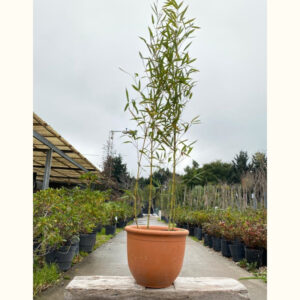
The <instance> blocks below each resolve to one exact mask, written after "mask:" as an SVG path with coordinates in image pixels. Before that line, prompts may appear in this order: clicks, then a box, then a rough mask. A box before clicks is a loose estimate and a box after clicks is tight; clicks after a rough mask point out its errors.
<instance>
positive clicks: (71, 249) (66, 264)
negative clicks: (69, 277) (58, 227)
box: [55, 245, 75, 272]
mask: <svg viewBox="0 0 300 300" xmlns="http://www.w3.org/2000/svg"><path fill="white" fill-rule="evenodd" d="M74 255H75V245H74V246H72V245H69V246H63V247H61V248H59V249H58V250H56V251H55V261H56V263H57V265H58V267H59V269H60V270H61V271H63V272H65V271H67V270H69V269H70V268H71V265H72V259H73V257H74Z"/></svg>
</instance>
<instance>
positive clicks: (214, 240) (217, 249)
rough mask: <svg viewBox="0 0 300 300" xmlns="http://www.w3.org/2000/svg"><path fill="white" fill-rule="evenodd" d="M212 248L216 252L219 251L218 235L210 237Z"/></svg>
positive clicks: (219, 241) (219, 240)
mask: <svg viewBox="0 0 300 300" xmlns="http://www.w3.org/2000/svg"><path fill="white" fill-rule="evenodd" d="M212 242H213V249H214V250H215V251H217V252H219V251H221V239H220V238H219V237H215V236H213V237H212Z"/></svg>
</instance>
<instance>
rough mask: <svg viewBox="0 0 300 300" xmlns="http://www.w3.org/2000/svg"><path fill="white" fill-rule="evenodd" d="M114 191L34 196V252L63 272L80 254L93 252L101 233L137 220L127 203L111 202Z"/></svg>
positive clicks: (51, 191)
mask: <svg viewBox="0 0 300 300" xmlns="http://www.w3.org/2000/svg"><path fill="white" fill-rule="evenodd" d="M109 198H110V192H109V191H105V192H100V191H92V190H90V189H85V190H81V189H79V188H75V189H72V190H68V189H64V188H62V189H47V190H42V191H39V192H37V193H35V194H34V197H33V209H34V214H33V253H34V257H36V258H37V257H39V258H41V257H43V258H44V259H45V261H46V263H48V264H51V263H54V262H55V263H56V264H57V265H58V267H59V269H60V270H61V271H66V270H68V269H69V268H70V267H71V264H72V259H73V257H74V256H75V255H76V254H78V253H79V251H83V252H87V253H90V252H92V251H93V248H94V245H95V242H96V234H97V232H101V230H102V227H105V234H107V235H109V234H112V235H113V234H115V231H116V227H119V228H121V227H124V226H125V225H126V224H127V222H129V221H131V220H132V219H133V208H132V207H131V206H130V205H129V204H127V203H126V202H124V201H117V202H111V201H108V200H109Z"/></svg>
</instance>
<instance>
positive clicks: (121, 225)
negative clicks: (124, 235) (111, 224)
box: [117, 220, 126, 228]
mask: <svg viewBox="0 0 300 300" xmlns="http://www.w3.org/2000/svg"><path fill="white" fill-rule="evenodd" d="M125 226H126V221H124V220H119V221H118V223H117V228H123V227H125Z"/></svg>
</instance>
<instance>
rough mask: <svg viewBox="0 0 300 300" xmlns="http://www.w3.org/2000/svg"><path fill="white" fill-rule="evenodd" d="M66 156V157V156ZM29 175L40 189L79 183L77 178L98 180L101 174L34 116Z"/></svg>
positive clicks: (49, 127)
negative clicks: (91, 176) (86, 176)
mask: <svg viewBox="0 0 300 300" xmlns="http://www.w3.org/2000/svg"><path fill="white" fill-rule="evenodd" d="M67 153H68V154H67ZM33 171H34V172H35V173H37V180H39V181H43V189H46V188H48V187H49V181H51V182H60V183H75V184H78V183H80V182H81V181H80V179H79V177H80V175H82V174H84V173H86V172H92V173H94V174H96V175H97V176H98V178H101V177H102V175H101V172H100V171H99V169H98V168H96V167H95V166H94V165H93V164H92V163H91V162H90V161H89V160H88V159H86V158H85V157H84V156H83V155H82V154H81V153H80V152H78V151H77V150H76V149H75V148H74V147H73V146H72V145H70V144H69V143H68V142H67V141H66V140H65V139H64V138H62V137H61V136H60V135H59V134H58V133H57V132H56V131H55V130H54V129H53V128H52V127H51V126H49V125H48V124H47V123H46V122H44V121H43V120H42V119H41V118H40V117H39V116H37V114H35V113H34V114H33Z"/></svg>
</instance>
